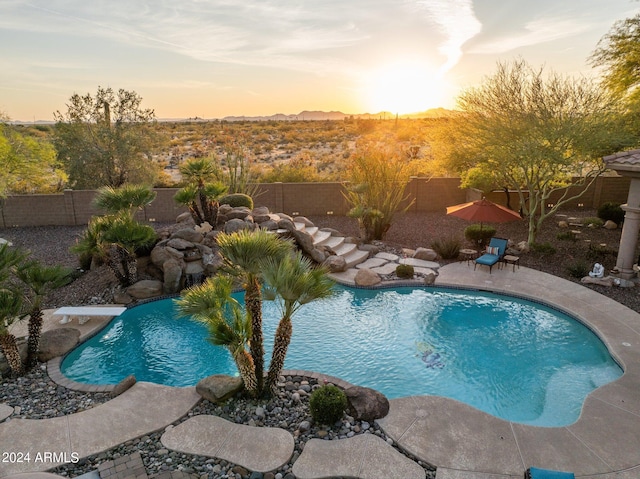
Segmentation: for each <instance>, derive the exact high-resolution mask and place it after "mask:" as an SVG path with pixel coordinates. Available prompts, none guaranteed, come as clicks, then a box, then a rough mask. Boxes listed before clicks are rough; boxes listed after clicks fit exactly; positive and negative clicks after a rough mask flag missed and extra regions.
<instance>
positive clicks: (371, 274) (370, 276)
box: [354, 268, 382, 286]
mask: <svg viewBox="0 0 640 479" xmlns="http://www.w3.org/2000/svg"><path fill="white" fill-rule="evenodd" d="M354 281H355V283H356V286H375V285H376V284H379V283H380V282H381V281H382V278H380V275H379V274H378V273H376V272H375V271H371V270H370V269H367V268H362V269H359V270H358V272H357V273H356V277H355V278H354Z"/></svg>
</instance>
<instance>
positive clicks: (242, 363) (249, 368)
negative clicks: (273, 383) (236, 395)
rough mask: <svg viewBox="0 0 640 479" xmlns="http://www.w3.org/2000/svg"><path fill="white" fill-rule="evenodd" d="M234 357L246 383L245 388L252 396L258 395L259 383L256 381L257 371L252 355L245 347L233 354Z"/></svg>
mask: <svg viewBox="0 0 640 479" xmlns="http://www.w3.org/2000/svg"><path fill="white" fill-rule="evenodd" d="M233 359H234V360H235V362H236V366H237V367H238V372H239V373H240V377H241V378H242V382H243V383H244V389H245V390H246V391H247V393H249V395H250V396H251V397H256V396H257V395H258V383H257V381H256V371H255V367H254V364H253V359H252V358H251V355H250V354H249V353H248V352H246V351H245V350H244V349H240V350H239V351H238V352H236V353H235V354H233Z"/></svg>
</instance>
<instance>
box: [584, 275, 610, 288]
mask: <svg viewBox="0 0 640 479" xmlns="http://www.w3.org/2000/svg"><path fill="white" fill-rule="evenodd" d="M580 282H581V283H582V284H599V285H600V286H607V287H611V286H613V278H612V277H611V276H606V277H604V278H592V277H591V276H585V277H584V278H582V279H581V280H580Z"/></svg>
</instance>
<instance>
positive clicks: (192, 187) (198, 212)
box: [173, 158, 227, 228]
mask: <svg viewBox="0 0 640 479" xmlns="http://www.w3.org/2000/svg"><path fill="white" fill-rule="evenodd" d="M180 173H182V176H183V177H184V179H185V180H186V181H187V186H185V187H184V188H181V189H180V190H178V192H177V193H176V194H175V196H174V197H173V198H174V200H175V201H176V202H177V203H179V204H181V205H185V206H186V207H187V208H189V212H190V213H191V217H192V218H193V220H194V221H195V222H196V224H198V225H201V224H202V223H204V222H205V221H206V222H208V223H209V224H210V225H211V226H213V227H214V228H215V226H216V223H217V222H218V208H219V207H220V203H219V202H218V200H219V199H220V198H221V197H222V195H224V194H225V192H226V191H227V187H226V186H225V185H223V184H222V183H220V182H219V181H217V175H218V174H219V171H218V165H217V164H216V163H215V161H214V159H213V158H195V159H191V160H189V161H187V162H186V163H185V164H184V165H182V166H181V167H180Z"/></svg>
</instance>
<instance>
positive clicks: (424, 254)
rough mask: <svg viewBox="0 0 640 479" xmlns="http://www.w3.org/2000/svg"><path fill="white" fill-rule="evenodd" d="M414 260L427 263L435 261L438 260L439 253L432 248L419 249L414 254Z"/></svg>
mask: <svg viewBox="0 0 640 479" xmlns="http://www.w3.org/2000/svg"><path fill="white" fill-rule="evenodd" d="M413 258H415V259H422V260H425V261H435V260H436V259H437V258H438V253H436V252H435V251H434V250H432V249H430V248H418V249H416V251H415V253H413Z"/></svg>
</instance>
